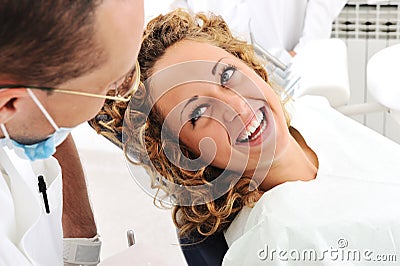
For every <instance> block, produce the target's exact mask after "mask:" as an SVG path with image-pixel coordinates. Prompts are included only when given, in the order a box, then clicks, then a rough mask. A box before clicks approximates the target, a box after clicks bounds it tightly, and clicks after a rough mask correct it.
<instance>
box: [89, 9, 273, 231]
mask: <svg viewBox="0 0 400 266" xmlns="http://www.w3.org/2000/svg"><path fill="white" fill-rule="evenodd" d="M182 40H192V41H196V42H206V43H208V44H211V45H214V46H217V47H220V48H222V49H224V50H225V51H227V52H229V53H231V54H232V55H234V56H235V57H237V58H239V59H241V60H242V61H243V62H245V63H246V64H247V65H248V66H249V67H251V68H252V69H254V71H255V72H256V73H257V74H258V75H259V76H260V77H262V78H263V79H264V80H265V81H266V82H268V76H267V73H266V71H265V69H264V67H263V65H262V62H261V61H259V59H258V58H257V57H256V55H255V53H254V50H253V48H252V46H250V45H248V44H247V43H246V42H244V41H241V40H238V39H236V38H234V37H233V36H232V34H231V32H230V30H229V28H228V26H227V24H226V23H225V21H224V20H223V19H222V18H221V17H219V16H215V15H212V14H210V15H208V16H207V15H205V14H196V15H192V14H190V13H188V12H186V11H184V10H180V9H178V10H175V11H172V12H170V13H168V14H166V15H160V16H158V17H156V18H154V19H153V20H151V21H150V22H149V23H148V25H147V27H146V29H145V32H144V36H143V43H142V46H141V50H140V53H139V58H138V60H139V63H140V66H141V72H142V75H141V80H142V81H145V80H146V79H148V78H149V77H150V76H151V75H152V74H153V72H152V71H153V67H154V64H155V63H156V62H157V60H159V59H160V58H161V57H162V56H163V55H164V54H165V52H166V50H167V49H168V47H170V46H172V45H173V44H175V43H177V42H179V41H182ZM148 89H149V88H146V87H145V86H141V87H140V88H139V90H138V91H137V92H136V93H135V94H134V95H133V96H132V100H131V103H130V104H129V107H130V109H129V112H130V113H129V119H126V120H125V123H126V124H125V126H127V125H128V127H129V132H128V133H126V132H124V134H126V135H124V138H126V139H128V141H127V142H129V145H128V146H129V147H128V148H127V147H124V148H125V150H126V149H129V150H128V151H127V153H128V154H130V155H132V154H133V156H134V158H138V159H139V163H138V164H139V165H141V166H143V167H145V169H146V170H147V172H148V174H149V175H150V177H151V179H152V180H151V182H152V186H153V187H154V188H156V189H158V190H160V189H161V190H162V191H164V192H165V193H166V195H167V196H171V197H173V198H174V199H175V200H176V204H177V205H175V206H174V207H173V212H172V217H173V221H174V223H175V225H176V226H177V228H178V229H179V234H180V235H181V236H188V235H191V234H192V233H199V234H200V235H203V236H205V237H207V236H210V235H212V234H214V233H215V232H219V231H221V230H224V229H226V228H227V227H228V226H229V224H230V223H231V222H232V220H233V219H234V217H235V216H236V215H237V213H238V212H239V211H240V210H241V209H242V208H243V206H252V205H254V203H255V202H256V201H257V200H258V199H259V198H260V195H261V193H260V192H259V191H258V190H257V189H256V185H255V184H254V183H253V181H252V180H251V178H248V177H245V176H240V177H239V181H238V182H236V183H235V184H231V185H230V189H229V191H228V192H227V193H226V194H225V195H223V196H222V197H220V198H218V199H215V200H213V201H210V202H207V203H204V204H199V205H196V202H200V201H201V200H204V198H207V197H210V191H209V190H207V189H205V190H204V191H198V190H197V191H191V193H192V194H190V197H191V199H192V201H193V205H192V206H180V205H179V199H180V198H182V197H186V196H187V195H183V194H179V193H180V192H177V191H175V190H174V189H173V188H171V186H168V185H167V184H166V183H165V182H162V181H160V179H159V176H160V175H161V176H162V177H163V178H165V179H166V180H168V181H170V182H172V183H174V184H180V185H183V186H200V185H207V184H210V181H212V180H213V179H214V178H215V177H216V176H218V174H220V173H221V172H222V171H223V169H218V168H215V167H213V166H207V167H203V168H201V169H199V170H197V171H188V170H184V169H182V168H180V167H177V166H176V165H175V164H173V163H171V162H170V160H169V159H168V158H167V156H166V155H165V152H164V150H165V149H166V147H168V146H169V145H170V144H171V143H169V141H170V140H169V138H168V136H167V137H166V138H164V136H163V139H161V125H162V124H163V117H162V116H161V115H160V112H159V110H157V108H156V107H155V106H153V105H154V103H152V102H151V101H150V97H148V96H149V91H148ZM127 108H128V104H127V103H121V102H114V101H107V102H106V103H105V105H104V107H103V109H102V111H101V112H100V113H99V114H98V115H97V116H96V117H95V118H94V119H93V120H92V121H91V125H92V126H93V127H94V128H95V129H96V130H97V131H98V133H100V134H102V135H104V136H105V137H107V138H108V139H110V140H111V141H112V142H114V143H115V144H117V145H119V146H120V147H123V144H122V133H123V132H122V127H123V119H124V114H125V112H126V110H127ZM146 114H149V115H146ZM127 120H128V121H127ZM142 134H144V136H145V141H142V139H141V136H142ZM179 145H180V147H178V148H177V149H180V150H179V151H178V150H177V152H176V154H181V152H182V153H183V154H184V156H187V157H188V158H191V157H192V156H193V153H192V152H191V151H190V150H189V149H188V148H187V147H186V146H184V145H183V144H182V143H180V144H179ZM176 156H179V155H176ZM146 158H149V160H150V161H148V160H147V159H146ZM177 160H178V161H179V158H178V159H177ZM230 174H231V175H235V173H230ZM236 175H238V174H236Z"/></svg>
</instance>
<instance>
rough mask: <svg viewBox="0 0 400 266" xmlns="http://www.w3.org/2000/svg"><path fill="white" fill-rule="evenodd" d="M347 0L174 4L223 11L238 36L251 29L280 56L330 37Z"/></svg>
mask: <svg viewBox="0 0 400 266" xmlns="http://www.w3.org/2000/svg"><path fill="white" fill-rule="evenodd" d="M346 2H347V0H279V1H278V0H247V1H246V0H220V1H215V0H202V1H198V0H176V1H175V2H174V3H173V4H172V5H171V8H175V7H183V8H188V9H190V10H192V11H193V12H196V13H197V12H207V11H211V12H213V13H215V14H219V15H221V16H222V17H223V18H224V19H225V21H227V23H228V25H229V27H230V28H231V30H233V32H234V33H235V34H236V35H237V36H238V37H244V38H245V39H247V40H248V41H249V40H250V39H249V34H248V33H249V30H250V28H251V31H252V32H253V35H254V37H255V39H256V41H257V43H258V44H259V45H261V46H262V47H263V48H264V49H266V50H267V51H269V52H270V53H273V54H275V55H276V56H278V57H281V56H280V53H282V52H283V51H286V52H287V51H291V50H294V51H295V52H298V51H299V50H300V49H301V48H302V47H303V46H304V44H305V43H307V42H308V41H310V40H315V39H324V38H329V37H330V33H331V29H332V22H333V21H334V19H335V18H336V16H337V15H338V14H339V13H340V11H341V9H342V8H343V7H344V5H345V4H346Z"/></svg>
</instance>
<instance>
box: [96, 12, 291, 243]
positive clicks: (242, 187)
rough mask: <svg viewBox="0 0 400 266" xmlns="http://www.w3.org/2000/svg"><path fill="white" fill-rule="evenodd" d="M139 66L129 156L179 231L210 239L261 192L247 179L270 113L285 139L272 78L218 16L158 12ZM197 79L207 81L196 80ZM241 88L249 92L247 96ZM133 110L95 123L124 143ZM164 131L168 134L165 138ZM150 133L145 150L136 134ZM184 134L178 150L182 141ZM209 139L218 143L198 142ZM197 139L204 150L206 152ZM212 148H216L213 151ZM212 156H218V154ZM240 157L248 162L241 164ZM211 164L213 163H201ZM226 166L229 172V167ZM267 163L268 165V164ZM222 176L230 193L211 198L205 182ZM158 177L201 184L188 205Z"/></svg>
mask: <svg viewBox="0 0 400 266" xmlns="http://www.w3.org/2000/svg"><path fill="white" fill-rule="evenodd" d="M193 51H196V53H193ZM139 63H140V66H141V72H142V77H141V79H142V81H143V82H145V85H146V86H145V87H142V89H145V90H139V91H138V92H137V93H136V94H135V95H133V97H132V100H131V103H130V105H131V107H132V108H133V109H131V110H130V113H131V114H132V116H131V119H130V120H131V121H132V122H133V121H135V122H133V124H132V126H131V127H130V129H129V132H125V133H128V135H129V138H130V140H129V144H128V146H127V147H126V148H127V149H128V150H129V152H128V153H129V154H130V155H131V156H134V157H135V158H141V160H142V159H143V160H144V161H141V163H143V165H144V166H145V167H146V168H147V169H148V170H149V172H150V173H151V174H150V175H151V176H152V178H153V181H152V184H153V185H154V186H157V187H158V188H161V189H163V190H165V192H166V194H167V195H169V196H173V198H174V200H175V201H176V203H178V204H177V205H176V206H175V210H174V214H173V217H174V221H175V223H176V225H177V227H178V228H179V229H180V230H179V231H180V234H182V235H186V234H189V233H192V232H194V231H197V232H198V233H200V234H201V235H204V236H209V235H212V234H213V233H215V232H216V231H221V230H223V229H224V228H227V226H228V225H229V223H230V221H232V219H233V218H234V216H235V214H236V213H237V212H238V211H239V210H240V209H241V208H242V206H244V205H252V204H253V203H255V202H256V201H257V199H258V198H259V197H260V195H261V194H260V192H259V191H258V190H257V189H254V188H255V186H256V182H254V180H253V181H252V178H251V177H252V174H254V173H253V172H254V168H255V166H256V164H257V162H258V161H259V160H260V156H261V155H260V154H261V151H262V149H261V147H262V145H258V144H257V145H252V144H256V143H257V141H260V140H261V139H262V135H259V136H256V135H257V132H261V133H262V131H263V130H265V127H266V124H267V121H266V120H265V118H266V115H267V114H268V115H269V116H270V120H271V123H270V125H271V127H270V128H271V130H275V127H277V130H280V131H283V132H287V133H286V135H287V137H288V135H289V133H288V127H287V119H286V116H285V113H284V112H283V109H282V105H281V103H280V101H279V100H278V98H277V96H276V94H275V93H274V91H273V90H272V88H271V87H270V85H268V83H266V81H268V78H267V73H266V72H265V70H264V68H263V67H262V65H261V63H260V62H259V61H258V60H257V58H256V57H255V54H254V52H253V50H252V48H251V46H249V45H247V44H246V43H245V42H242V41H240V40H238V39H235V38H234V37H233V36H232V35H231V33H230V31H229V29H228V27H227V25H226V24H225V22H224V21H223V20H222V19H221V18H220V17H214V16H212V17H210V18H208V17H206V16H205V15H197V16H196V17H193V16H191V15H189V14H188V13H186V12H184V11H180V10H177V11H175V12H172V13H170V14H167V15H166V16H159V17H157V18H155V19H154V20H152V21H151V22H150V23H149V24H148V25H147V29H146V31H145V34H144V39H143V43H142V47H141V51H140V55H139ZM173 66H175V67H173ZM198 78H201V79H203V80H205V82H193V81H194V80H196V79H198ZM176 84H182V85H180V86H175V85H176ZM171 88H173V89H171ZM252 88H253V90H252ZM244 90H245V91H247V92H248V93H247V94H245V95H244V96H243V95H241V94H242V92H243V91H244ZM127 107H128V106H127V104H125V103H115V104H114V103H111V102H110V103H109V104H108V105H107V104H106V106H105V108H104V109H103V112H102V113H100V114H99V115H98V116H97V118H96V119H95V120H93V121H92V122H93V125H94V127H97V129H98V130H99V131H100V132H102V134H104V135H106V136H108V137H109V138H111V139H112V140H113V141H114V142H116V143H119V144H120V145H121V146H122V137H121V136H122V126H123V121H122V119H123V117H124V113H125V110H126V108H127ZM221 108H223V109H221ZM224 110H225V111H224ZM271 110H272V111H271ZM239 113H240V115H236V114H239ZM258 121H259V122H260V123H258ZM273 121H279V122H276V123H274V122H273ZM144 123H145V124H144ZM256 124H257V125H256ZM163 125H164V127H165V128H166V131H165V133H166V134H165V135H164V137H163V138H162V128H163ZM276 125H277V126H276ZM144 128H146V130H145V131H146V133H145V135H146V141H145V143H144V146H143V145H142V144H141V143H142V141H141V137H140V136H141V134H140V132H141V131H142V130H143V129H144ZM227 128H229V129H228V131H227ZM178 132H179V139H178V142H179V143H180V145H179V147H177V145H176V143H177V135H178V134H177V133H178ZM248 134H250V136H249V138H248V139H245V138H246V137H245V135H248ZM115 136H117V138H116V137H115ZM118 136H119V137H118ZM255 136H256V137H255ZM204 137H209V139H212V140H213V141H211V142H207V141H202V140H203V139H204ZM287 137H286V138H287ZM232 138H234V139H232ZM200 142H202V144H204V145H203V149H202V145H201V144H200V145H199V143H200ZM273 142H274V139H273V141H272V144H273V147H272V149H268V152H266V153H267V154H268V156H270V155H271V154H272V153H273V151H274V143H273ZM285 143H287V140H284V137H282V145H285ZM214 144H215V145H216V147H215V149H214V148H212V147H211V146H208V145H214ZM248 149H251V150H254V151H258V153H257V154H255V153H250V154H252V156H253V158H249V160H247V159H246V158H247V157H248V156H249V152H248ZM283 149H285V148H284V147H282V150H283ZM201 150H202V151H203V153H202V152H201ZM210 150H211V151H212V150H214V151H215V152H216V153H217V155H216V156H213V154H212V152H209V151H210ZM160 151H164V153H163V152H160ZM168 151H169V152H168ZM168 154H174V155H175V156H176V158H171V156H169V155H168ZM270 157H271V156H270ZM146 158H148V160H147V159H146ZM198 158H200V159H201V160H200V164H201V166H200V167H197V166H196V167H193V166H192V167H190V165H189V168H191V170H190V171H188V170H186V169H187V168H186V169H185V168H183V167H180V166H182V165H183V164H184V162H182V160H185V159H188V160H187V161H188V162H189V164H190V163H194V161H196V160H195V159H198ZM232 158H235V159H232ZM243 158H244V159H245V160H244V161H245V162H247V161H248V162H249V163H248V165H247V164H244V165H243V163H242V162H243ZM270 159H271V158H270ZM210 160H211V163H210V164H209V165H208V164H206V163H204V162H207V161H210ZM173 162H179V163H178V164H174V163H173ZM228 165H229V166H230V167H231V168H230V169H229V167H228V169H226V168H227V166H228ZM238 165H240V167H238ZM266 165H268V168H269V166H270V164H269V163H266ZM193 168H197V169H193ZM224 170H225V173H226V178H227V180H229V179H228V178H230V179H231V180H232V182H229V184H226V182H225V183H224V185H225V186H226V188H228V189H225V187H224V190H228V191H225V192H227V193H226V194H225V195H222V197H219V198H215V197H214V194H213V193H214V191H212V190H210V187H209V186H208V185H209V184H210V182H212V181H213V180H214V179H216V178H217V177H218V176H220V174H221V172H223V171H224ZM245 171H247V172H246V173H248V175H247V174H244V172H245ZM238 173H239V174H238ZM264 173H265V172H264ZM159 175H161V176H163V177H164V178H165V179H166V180H168V181H169V182H171V183H176V184H179V185H182V186H184V187H188V186H191V187H192V186H201V185H205V187H203V188H204V190H202V191H197V192H196V194H193V195H192V194H191V196H190V201H191V204H185V203H187V198H188V196H187V195H188V192H187V190H185V191H181V190H171V186H168V185H164V186H163V185H162V183H161V184H160V183H159V182H157V180H158V176H159ZM264 177H265V176H262V177H260V180H262V179H264ZM225 181H226V180H225ZM249 184H252V185H251V186H249ZM229 188H231V189H229ZM179 193H181V195H179ZM205 198H207V199H209V200H206V201H205V200H204V199H205ZM214 199H215V200H214ZM179 202H182V203H184V204H179ZM194 202H198V203H200V204H198V205H196V204H195V203H194ZM180 205H183V206H180Z"/></svg>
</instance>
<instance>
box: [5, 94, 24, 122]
mask: <svg viewBox="0 0 400 266" xmlns="http://www.w3.org/2000/svg"><path fill="white" fill-rule="evenodd" d="M25 97H29V95H28V92H27V91H26V89H25V88H15V89H1V90H0V123H1V124H5V123H7V121H9V120H10V119H12V117H13V116H14V115H15V113H16V111H17V109H16V107H15V102H16V101H18V100H20V99H21V98H25Z"/></svg>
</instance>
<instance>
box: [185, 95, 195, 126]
mask: <svg viewBox="0 0 400 266" xmlns="http://www.w3.org/2000/svg"><path fill="white" fill-rule="evenodd" d="M198 99H199V95H195V96H193V97H192V98H190V99H189V100H188V101H187V102H186V103H185V105H184V106H183V108H182V111H181V124H182V113H183V111H184V110H185V108H186V106H188V104H189V103H191V102H193V101H196V100H198Z"/></svg>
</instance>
